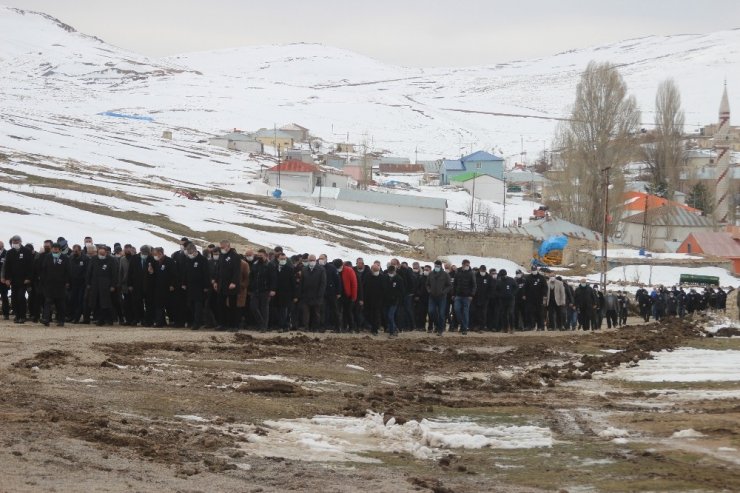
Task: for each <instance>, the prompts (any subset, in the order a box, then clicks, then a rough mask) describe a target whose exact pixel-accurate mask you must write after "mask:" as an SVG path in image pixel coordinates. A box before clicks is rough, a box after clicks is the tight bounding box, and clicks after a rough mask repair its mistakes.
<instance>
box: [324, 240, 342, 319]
mask: <svg viewBox="0 0 740 493" xmlns="http://www.w3.org/2000/svg"><path fill="white" fill-rule="evenodd" d="M319 265H320V266H322V267H323V268H324V270H326V291H325V292H324V310H323V312H322V313H321V321H322V326H324V327H327V326H331V327H333V328H334V331H335V332H339V322H340V314H339V307H338V305H337V301H338V300H339V297H340V296H341V288H342V286H341V280H340V278H339V272H338V271H337V268H336V267H334V264H332V263H331V262H328V261H327V257H326V255H325V254H323V253H322V254H321V255H319Z"/></svg>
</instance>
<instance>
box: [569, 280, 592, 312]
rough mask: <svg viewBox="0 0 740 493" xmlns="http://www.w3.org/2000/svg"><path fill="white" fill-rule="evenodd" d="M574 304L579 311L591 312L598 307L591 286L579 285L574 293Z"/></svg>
mask: <svg viewBox="0 0 740 493" xmlns="http://www.w3.org/2000/svg"><path fill="white" fill-rule="evenodd" d="M573 302H574V303H573V304H574V305H575V306H576V308H578V309H579V310H581V311H587V312H590V311H591V310H593V308H594V306H595V305H596V293H594V290H593V288H592V287H591V286H589V285H585V286H581V285H580V284H579V285H578V287H577V288H576V289H575V290H574V291H573Z"/></svg>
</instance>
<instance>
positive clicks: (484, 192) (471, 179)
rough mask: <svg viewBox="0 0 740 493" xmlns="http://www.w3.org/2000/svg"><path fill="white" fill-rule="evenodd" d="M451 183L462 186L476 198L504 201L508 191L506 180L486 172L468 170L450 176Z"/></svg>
mask: <svg viewBox="0 0 740 493" xmlns="http://www.w3.org/2000/svg"><path fill="white" fill-rule="evenodd" d="M450 183H451V184H458V185H460V186H462V187H463V188H464V189H465V190H467V191H468V193H469V194H470V195H471V196H475V198H476V199H482V200H491V201H493V202H498V203H502V202H503V201H504V194H505V193H506V190H505V188H506V187H505V185H504V181H503V180H500V179H498V178H495V177H493V176H491V175H487V174H485V173H479V172H477V171H468V172H466V173H462V174H459V175H454V176H453V177H452V178H450Z"/></svg>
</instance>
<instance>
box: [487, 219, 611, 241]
mask: <svg viewBox="0 0 740 493" xmlns="http://www.w3.org/2000/svg"><path fill="white" fill-rule="evenodd" d="M496 232H498V233H510V234H520V235H525V236H530V237H532V238H534V239H536V240H544V239H547V238H550V237H551V236H558V235H565V236H567V237H569V238H581V239H584V240H590V241H601V234H599V233H597V232H596V231H591V230H590V229H588V228H584V227H583V226H579V225H577V224H573V223H571V222H568V221H566V220H564V219H559V218H557V217H549V218H546V219H538V220H535V221H530V222H528V223H524V224H522V226H521V227H518V228H514V227H511V228H497V229H496Z"/></svg>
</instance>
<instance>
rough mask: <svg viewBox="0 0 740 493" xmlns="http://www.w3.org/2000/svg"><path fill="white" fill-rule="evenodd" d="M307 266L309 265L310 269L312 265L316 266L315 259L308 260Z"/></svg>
mask: <svg viewBox="0 0 740 493" xmlns="http://www.w3.org/2000/svg"><path fill="white" fill-rule="evenodd" d="M308 266H309V267H310V268H311V269H313V268H314V267H316V261H315V260H309V262H308Z"/></svg>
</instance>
